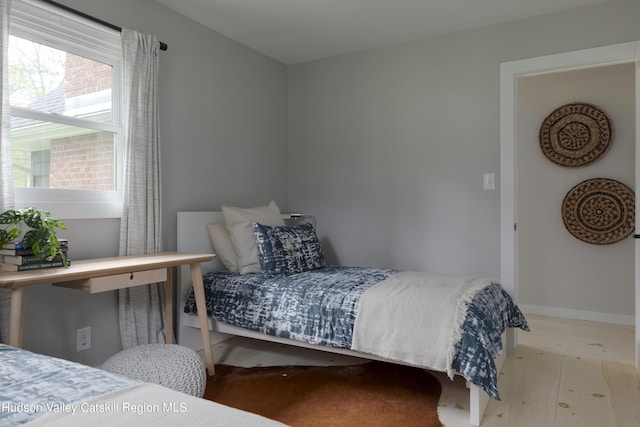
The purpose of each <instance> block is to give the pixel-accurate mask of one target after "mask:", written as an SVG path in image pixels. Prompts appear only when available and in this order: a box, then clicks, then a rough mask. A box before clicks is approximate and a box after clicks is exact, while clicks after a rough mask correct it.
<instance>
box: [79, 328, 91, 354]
mask: <svg viewBox="0 0 640 427" xmlns="http://www.w3.org/2000/svg"><path fill="white" fill-rule="evenodd" d="M76 341H77V351H84V350H89V349H90V348H91V326H87V327H86V328H82V329H78V331H77V333H76Z"/></svg>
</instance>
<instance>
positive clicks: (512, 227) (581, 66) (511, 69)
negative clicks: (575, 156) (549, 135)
mask: <svg viewBox="0 0 640 427" xmlns="http://www.w3.org/2000/svg"><path fill="white" fill-rule="evenodd" d="M639 45H640V43H638V42H632V43H624V44H620V45H613V46H607V47H602V48H595V49H587V50H582V51H575V52H569V53H565V54H557V55H550V56H545V57H539V58H531V59H526V60H520V61H514V62H509V63H504V64H502V65H501V109H500V115H501V124H500V126H501V128H500V132H501V135H500V139H501V141H500V147H501V148H500V156H501V160H500V163H501V278H502V283H503V285H504V286H505V288H506V289H507V290H509V292H511V293H512V295H513V296H514V298H515V299H516V300H517V301H518V302H520V300H519V298H518V296H519V293H520V291H521V290H522V289H521V288H520V286H519V283H518V282H519V274H518V273H519V271H518V268H519V267H518V257H519V256H520V253H519V250H520V247H519V244H518V233H517V230H516V227H517V222H518V206H519V205H518V197H517V189H518V185H517V179H518V174H517V173H516V172H517V171H516V168H517V164H518V162H517V159H518V151H519V150H520V148H519V132H518V114H517V112H518V107H519V104H518V102H519V99H518V88H519V84H520V82H521V81H523V80H521V79H524V78H529V77H532V76H543V75H545V74H548V73H558V72H561V71H563V72H564V71H569V70H586V69H591V68H594V67H603V66H609V65H619V64H631V66H632V67H634V70H635V81H636V84H635V87H636V92H635V94H634V98H635V105H636V106H639V105H640V102H639V99H640V97H639V95H638V93H639V88H638V74H639V72H638V67H636V66H635V64H636V52H637V50H638V47H639ZM638 110H639V108H635V120H634V121H635V123H636V124H638V123H640V120H638V116H639V111H638ZM632 127H633V128H634V130H633V131H631V138H632V139H633V140H634V141H633V145H634V146H635V147H638V144H639V143H640V137H639V136H638V130H637V128H638V126H632ZM638 151H640V150H638V149H637V148H636V150H635V152H636V153H638ZM634 163H635V166H633V168H638V167H640V164H639V162H638V161H635V162H634ZM634 172H635V171H634ZM638 176H640V174H639V173H637V172H635V177H634V178H633V180H634V181H637V180H638ZM575 179H577V180H579V178H575ZM629 184H630V186H631V187H633V186H634V185H633V184H634V182H631V183H629ZM635 188H640V186H638V185H637V182H636V183H635ZM637 199H638V198H637V197H636V206H638V200H637ZM559 210H560V208H558V211H559ZM636 211H638V208H637V207H636ZM637 244H638V243H635V242H630V243H628V245H629V246H634V247H635V245H637ZM638 252H639V251H638V249H637V248H636V250H635V257H634V262H633V264H634V267H633V269H634V274H633V276H634V278H633V282H634V288H635V302H634V310H633V312H634V313H638V312H640V285H639V284H638V282H639V280H638V279H640V277H638V276H639V274H638V273H637V272H636V271H638V268H639V266H640V262H639V261H638ZM634 317H635V324H636V343H635V347H636V368H638V367H639V366H640V360H639V356H638V355H639V353H640V338H639V332H640V327H639V325H638V323H639V322H638V316H634ZM508 344H509V345H510V346H514V345H516V344H517V336H516V334H515V333H514V334H512V335H510V336H508Z"/></svg>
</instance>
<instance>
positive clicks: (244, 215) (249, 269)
mask: <svg viewBox="0 0 640 427" xmlns="http://www.w3.org/2000/svg"><path fill="white" fill-rule="evenodd" d="M222 214H223V215H224V221H225V223H226V224H227V228H228V229H229V235H230V236H231V241H232V242H233V247H234V249H235V252H236V255H237V257H238V268H239V270H240V274H249V273H262V267H260V261H259V259H258V246H257V245H256V236H255V233H254V232H253V223H254V222H257V223H259V224H263V225H269V226H277V225H285V224H284V220H283V219H282V214H281V213H280V209H279V208H278V205H276V202H274V201H273V200H272V201H271V203H269V205H268V206H256V207H254V208H237V207H232V206H225V205H222Z"/></svg>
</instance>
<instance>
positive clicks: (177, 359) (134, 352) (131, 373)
mask: <svg viewBox="0 0 640 427" xmlns="http://www.w3.org/2000/svg"><path fill="white" fill-rule="evenodd" d="M102 369H104V370H106V371H109V372H113V373H116V374H120V375H124V376H126V377H129V378H134V379H137V380H140V381H144V382H150V383H155V384H160V385H162V386H165V387H167V388H170V389H173V390H176V391H180V392H183V393H186V394H190V395H192V396H196V397H202V396H203V395H204V389H205V387H206V385H207V374H206V369H205V367H204V362H203V361H202V359H200V356H198V354H197V353H196V352H195V351H193V350H191V349H190V348H187V347H184V346H181V345H177V344H145V345H139V346H136V347H132V348H129V349H126V350H123V351H121V352H120V353H117V354H115V355H113V356H111V357H110V358H109V359H107V361H106V362H104V364H103V365H102Z"/></svg>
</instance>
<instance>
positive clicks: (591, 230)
mask: <svg viewBox="0 0 640 427" xmlns="http://www.w3.org/2000/svg"><path fill="white" fill-rule="evenodd" d="M634 198H635V197H634V193H633V190H631V189H630V188H629V187H627V186H626V185H624V184H622V183H620V182H618V181H615V180H612V179H605V178H595V179H589V180H586V181H583V182H581V183H580V184H578V185H576V186H575V187H573V188H572V189H571V190H570V191H569V192H568V193H567V195H566V196H565V197H564V200H563V202H562V220H563V221H564V225H565V227H566V228H567V230H568V231H569V233H571V234H573V236H575V237H576V238H578V239H580V240H582V241H584V242H587V243H593V244H596V245H609V244H611V243H616V242H619V241H620V240H622V239H624V238H626V237H628V236H629V235H631V233H633V230H634V228H635V201H634Z"/></svg>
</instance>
